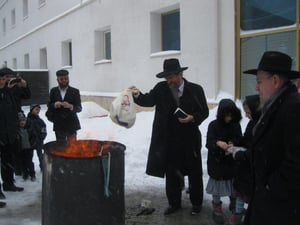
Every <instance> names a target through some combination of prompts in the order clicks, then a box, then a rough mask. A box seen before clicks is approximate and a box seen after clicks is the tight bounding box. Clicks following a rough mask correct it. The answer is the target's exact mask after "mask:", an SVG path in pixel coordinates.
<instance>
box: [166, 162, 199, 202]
mask: <svg viewBox="0 0 300 225" xmlns="http://www.w3.org/2000/svg"><path fill="white" fill-rule="evenodd" d="M187 176H188V182H189V191H190V201H191V203H192V205H195V206H201V205H202V202H203V180H202V170H201V169H195V170H191V171H189V172H188V174H187ZM183 188H184V176H183V174H182V173H181V172H180V170H178V169H176V168H174V167H171V166H169V167H168V168H167V171H166V194H167V198H168V202H169V205H172V206H181V192H182V190H183Z"/></svg>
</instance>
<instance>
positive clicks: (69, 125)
mask: <svg viewBox="0 0 300 225" xmlns="http://www.w3.org/2000/svg"><path fill="white" fill-rule="evenodd" d="M57 101H66V102H69V103H70V104H72V105H73V110H70V109H65V108H55V107H54V103H55V102H57ZM48 110H50V111H52V112H53V130H54V131H64V132H68V133H73V132H76V131H77V130H79V129H80V128H81V127H80V122H79V119H78V116H77V113H78V112H81V110H82V106H81V99H80V93H79V90H78V89H77V88H74V87H71V86H69V87H68V89H67V92H66V94H65V97H64V99H62V97H61V94H60V91H59V88H58V87H54V88H52V89H51V90H50V101H49V103H48Z"/></svg>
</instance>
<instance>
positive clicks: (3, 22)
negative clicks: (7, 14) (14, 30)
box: [2, 18, 6, 35]
mask: <svg viewBox="0 0 300 225" xmlns="http://www.w3.org/2000/svg"><path fill="white" fill-rule="evenodd" d="M2 33H3V35H5V34H6V19H5V18H3V19H2Z"/></svg>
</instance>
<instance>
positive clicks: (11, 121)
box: [0, 86, 19, 145]
mask: <svg viewBox="0 0 300 225" xmlns="http://www.w3.org/2000/svg"><path fill="white" fill-rule="evenodd" d="M18 111H19V106H18V104H17V103H16V99H15V96H14V93H13V91H12V89H11V88H8V87H6V86H5V87H3V88H1V89H0V126H1V128H0V145H6V144H12V143H14V141H15V140H16V135H17V130H18V122H19V119H18Z"/></svg>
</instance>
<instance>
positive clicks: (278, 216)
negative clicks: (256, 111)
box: [244, 51, 300, 225]
mask: <svg viewBox="0 0 300 225" xmlns="http://www.w3.org/2000/svg"><path fill="white" fill-rule="evenodd" d="M291 65H292V59H291V57H289V56H288V55H286V54H284V53H281V52H275V51H268V52H265V53H264V54H263V56H262V58H261V60H260V63H259V65H258V68H257V69H252V70H247V71H244V73H247V74H253V75H256V82H257V84H256V90H257V92H258V94H259V96H260V104H261V112H262V115H261V117H260V118H259V120H258V122H257V124H256V125H255V127H254V128H253V135H254V136H253V140H252V147H251V150H252V165H253V169H254V171H253V172H254V185H253V186H254V188H253V196H252V199H251V202H250V204H249V207H248V211H247V216H246V223H247V224H251V225H254V224H255V225H266V224H270V225H282V224H284V225H297V224H300V204H299V202H300V195H299V191H300V141H299V138H300V95H299V94H298V92H297V88H296V86H295V85H294V84H293V83H292V82H291V80H293V79H295V78H299V77H300V73H299V72H298V71H293V70H291Z"/></svg>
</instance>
